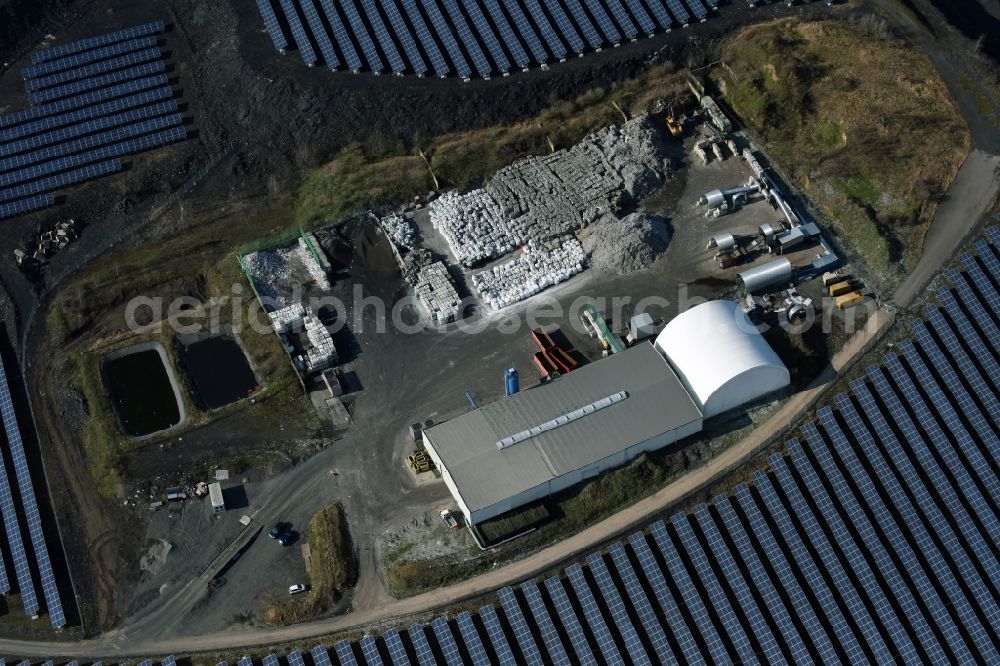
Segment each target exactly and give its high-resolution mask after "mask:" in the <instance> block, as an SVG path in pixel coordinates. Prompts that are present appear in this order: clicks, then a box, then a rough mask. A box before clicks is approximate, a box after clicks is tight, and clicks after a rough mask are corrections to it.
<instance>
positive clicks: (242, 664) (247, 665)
mask: <svg viewBox="0 0 1000 666" xmlns="http://www.w3.org/2000/svg"><path fill="white" fill-rule="evenodd" d="M152 664H153V662H151V661H147V662H146V666H152ZM139 666H143V665H142V663H140V664H139ZM236 666H253V659H251V658H250V657H241V658H240V660H239V661H238V662H236Z"/></svg>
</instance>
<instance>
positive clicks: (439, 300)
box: [413, 261, 461, 325]
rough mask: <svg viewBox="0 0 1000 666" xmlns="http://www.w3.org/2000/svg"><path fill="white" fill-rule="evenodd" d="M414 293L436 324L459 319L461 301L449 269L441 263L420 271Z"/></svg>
mask: <svg viewBox="0 0 1000 666" xmlns="http://www.w3.org/2000/svg"><path fill="white" fill-rule="evenodd" d="M413 291H414V292H415V293H416V295H417V298H418V299H420V302H421V303H422V304H423V306H424V308H426V309H427V313H428V314H429V315H430V318H431V321H433V322H434V323H435V324H438V325H441V324H447V323H449V322H452V321H455V320H456V319H458V315H459V312H460V310H461V301H460V300H459V298H458V292H457V291H455V285H453V284H452V282H451V276H449V275H448V269H447V268H445V265H444V264H443V263H441V262H440V261H436V262H434V263H433V264H430V265H429V266H424V267H422V268H421V269H420V272H419V273H417V282H416V285H415V286H414V288H413Z"/></svg>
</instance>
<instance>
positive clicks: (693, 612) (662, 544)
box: [649, 520, 732, 664]
mask: <svg viewBox="0 0 1000 666" xmlns="http://www.w3.org/2000/svg"><path fill="white" fill-rule="evenodd" d="M649 533H650V534H651V535H652V536H653V540H654V541H655V542H656V547H657V548H658V549H659V551H660V554H661V555H662V556H663V561H664V562H665V563H666V565H667V571H668V572H669V573H670V578H671V579H672V580H673V581H674V585H675V586H676V587H677V591H678V592H680V595H681V599H682V600H683V602H684V605H685V607H686V608H687V611H688V613H689V614H690V616H691V620H692V621H693V622H694V627H695V629H696V630H697V631H698V633H699V634H700V635H701V639H702V641H703V642H704V643H705V647H706V648H707V649H708V652H709V655H710V657H711V661H713V662H715V663H717V664H723V663H729V662H730V661H732V660H731V659H730V657H729V652H728V650H726V646H725V644H724V643H723V642H722V637H721V636H719V632H718V630H717V629H716V627H715V625H714V624H713V623H712V618H711V617H710V616H709V614H708V609H707V608H706V607H705V602H704V601H702V599H701V595H699V594H698V588H696V587H695V584H694V581H692V580H691V576H690V575H689V574H688V572H687V568H686V567H685V566H684V562H683V561H682V560H681V557H680V554H679V553H678V552H677V549H676V548H675V547H674V544H673V542H672V541H671V540H670V536H669V535H668V534H667V528H666V525H664V524H663V521H662V520H658V521H656V522H655V523H653V524H652V525H650V526H649Z"/></svg>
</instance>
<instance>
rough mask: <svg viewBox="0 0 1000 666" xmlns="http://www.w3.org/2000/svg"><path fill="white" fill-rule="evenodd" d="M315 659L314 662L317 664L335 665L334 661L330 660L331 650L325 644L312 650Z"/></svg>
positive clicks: (322, 665) (319, 665) (320, 665)
mask: <svg viewBox="0 0 1000 666" xmlns="http://www.w3.org/2000/svg"><path fill="white" fill-rule="evenodd" d="M310 654H311V655H312V659H313V664H315V665H316V666H333V662H331V661H330V652H329V650H327V649H326V647H325V646H323V645H317V646H316V647H314V648H313V649H312V651H311V652H310Z"/></svg>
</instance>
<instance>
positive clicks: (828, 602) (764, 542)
mask: <svg viewBox="0 0 1000 666" xmlns="http://www.w3.org/2000/svg"><path fill="white" fill-rule="evenodd" d="M753 484H754V487H755V488H756V489H757V492H758V493H759V494H760V498H761V503H762V505H763V506H764V507H765V510H766V511H767V512H768V515H769V516H770V517H771V520H772V521H773V523H774V525H775V527H776V528H777V530H778V532H777V533H778V534H779V535H780V536H781V539H782V540H783V541H784V543H785V544H786V547H784V548H783V547H781V546H779V545H778V542H777V540H776V539H775V536H774V534H772V533H771V528H770V527H769V525H768V523H767V521H766V519H765V518H764V515H763V513H762V512H761V509H760V507H758V506H757V502H755V501H754V499H753V495H752V494H751V492H750V489H749V488H747V487H746V486H745V485H739V486H737V487H736V488H734V489H733V495H734V496H735V497H736V500H737V502H738V503H739V506H740V508H741V509H742V510H743V515H745V516H746V519H747V524H748V525H749V526H750V530H751V531H752V532H753V535H754V537H756V539H757V542H758V543H759V544H760V545H761V549H762V550H763V551H764V553H765V555H766V556H767V560H768V562H769V563H770V565H771V568H772V569H773V570H774V572H775V575H776V576H777V577H778V578H779V579H780V580H781V581H782V584H783V585H784V586H785V588H786V591H787V592H788V594H789V596H790V598H791V600H792V604H793V606H794V607H795V609H796V611H797V613H798V614H799V617H800V618H801V619H802V622H803V624H804V625H805V627H806V631H807V632H808V633H809V636H810V638H813V639H814V640H815V645H816V646H817V650H818V651H819V652H820V653H821V654H822V653H824V652H829V650H832V649H833V646H832V645H829V643H830V637H829V636H827V635H826V632H825V631H822V627H821V626H818V625H819V620H818V618H817V619H816V620H815V621H813V619H812V614H813V610H812V607H811V606H810V605H809V604H808V603H806V602H805V599H803V598H802V597H800V596H799V594H798V590H800V589H801V588H800V587H799V584H798V581H797V580H796V578H795V572H796V571H798V572H799V573H800V575H801V576H802V579H803V582H804V584H805V586H806V587H807V588H808V589H809V591H810V594H811V595H812V597H813V598H814V599H815V600H816V601H817V602H818V605H819V607H818V608H817V609H816V612H819V613H822V615H823V616H824V617H825V618H826V621H827V623H828V624H829V626H830V628H831V629H832V630H833V633H834V636H835V637H836V640H837V643H838V645H839V646H840V648H841V649H842V650H843V651H844V653H845V655H846V656H847V662H848V663H859V662H861V661H863V660H864V659H865V652H864V650H863V648H862V647H861V645H860V644H859V643H858V639H857V637H856V636H855V635H854V631H853V630H852V629H851V626H850V624H848V622H847V618H845V617H844V614H843V613H842V612H841V610H840V606H839V605H838V604H837V601H836V597H834V595H833V591H832V590H831V589H830V586H829V584H828V583H827V579H826V576H825V575H824V574H823V573H822V572H821V571H820V569H819V567H818V566H817V563H816V562H815V561H814V560H813V558H812V555H811V554H810V553H809V549H808V548H807V547H806V545H805V543H804V542H803V541H802V538H801V537H800V536H799V534H798V531H797V530H796V528H795V526H794V525H793V524H792V519H791V517H790V516H789V515H788V512H787V511H786V510H785V507H784V506H783V505H782V504H781V500H780V499H778V494H777V493H776V492H775V490H774V487H773V486H772V485H771V480H770V478H769V477H768V476H767V475H766V474H764V473H762V472H757V473H755V474H754V475H753ZM789 558H790V559H791V562H793V563H794V564H795V570H793V569H792V567H791V563H790V562H789Z"/></svg>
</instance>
